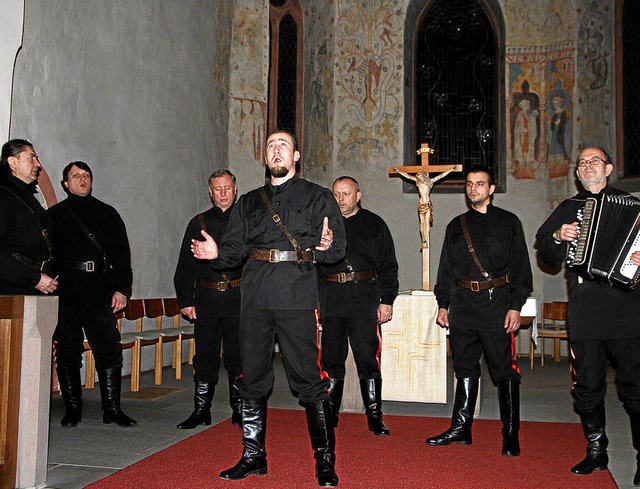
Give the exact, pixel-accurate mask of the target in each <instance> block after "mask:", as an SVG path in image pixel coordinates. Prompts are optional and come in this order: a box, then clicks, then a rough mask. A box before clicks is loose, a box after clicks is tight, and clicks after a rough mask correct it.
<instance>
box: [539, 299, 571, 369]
mask: <svg viewBox="0 0 640 489" xmlns="http://www.w3.org/2000/svg"><path fill="white" fill-rule="evenodd" d="M547 338H549V339H552V340H553V350H552V358H554V359H555V361H556V362H559V361H560V340H568V339H569V330H568V329H567V303H566V302H545V303H543V304H542V320H541V324H540V327H539V328H538V339H539V340H541V341H540V361H541V364H542V367H544V341H545V339H547ZM534 346H535V345H534V343H533V340H531V344H530V351H529V354H530V357H531V369H532V370H533V367H534V361H533V349H534ZM569 368H571V355H570V354H569Z"/></svg>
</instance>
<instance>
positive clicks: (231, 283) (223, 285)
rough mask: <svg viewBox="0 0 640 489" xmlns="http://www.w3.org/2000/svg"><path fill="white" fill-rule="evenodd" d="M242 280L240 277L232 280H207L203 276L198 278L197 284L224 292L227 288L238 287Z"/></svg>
mask: <svg viewBox="0 0 640 489" xmlns="http://www.w3.org/2000/svg"><path fill="white" fill-rule="evenodd" d="M240 282H242V279H241V278H236V279H234V280H225V281H223V282H212V281H211V280H207V279H205V278H199V279H198V285H201V286H202V287H205V288H207V289H213V290H217V291H218V292H224V291H226V290H229V289H233V288H234V287H238V286H239V285H240Z"/></svg>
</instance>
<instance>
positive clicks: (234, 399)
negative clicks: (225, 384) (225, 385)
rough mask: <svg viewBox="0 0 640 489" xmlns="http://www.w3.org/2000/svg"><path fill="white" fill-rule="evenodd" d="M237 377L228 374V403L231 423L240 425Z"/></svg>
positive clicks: (240, 415)
mask: <svg viewBox="0 0 640 489" xmlns="http://www.w3.org/2000/svg"><path fill="white" fill-rule="evenodd" d="M237 382H238V377H236V376H235V375H229V405H230V406H231V424H235V425H238V426H242V413H241V411H240V406H241V403H242V399H241V398H240V391H239V390H238V383H237Z"/></svg>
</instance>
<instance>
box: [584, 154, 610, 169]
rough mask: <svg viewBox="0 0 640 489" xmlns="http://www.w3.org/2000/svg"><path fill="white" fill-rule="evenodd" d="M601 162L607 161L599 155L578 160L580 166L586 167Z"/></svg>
mask: <svg viewBox="0 0 640 489" xmlns="http://www.w3.org/2000/svg"><path fill="white" fill-rule="evenodd" d="M600 163H605V161H604V160H603V159H602V158H600V157H599V156H592V157H591V158H589V159H582V160H578V168H584V167H585V166H598V165H599V164H600Z"/></svg>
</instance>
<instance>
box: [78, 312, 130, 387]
mask: <svg viewBox="0 0 640 489" xmlns="http://www.w3.org/2000/svg"><path fill="white" fill-rule="evenodd" d="M123 317H124V312H122V311H120V312H119V313H118V314H116V320H117V324H118V331H120V344H121V345H122V349H123V350H126V349H131V360H132V361H131V364H132V365H133V359H134V352H135V351H136V343H137V339H138V338H137V336H136V335H135V334H133V333H122V318H123ZM84 351H85V352H86V354H87V355H86V358H85V365H84V372H85V376H84V388H85V389H93V388H94V387H95V386H96V360H95V358H94V356H93V351H92V350H91V345H89V342H88V341H87V340H86V338H85V340H84ZM139 387H140V375H139V372H138V375H137V376H135V375H134V374H133V368H132V372H131V391H132V392H136V391H138V390H139Z"/></svg>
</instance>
